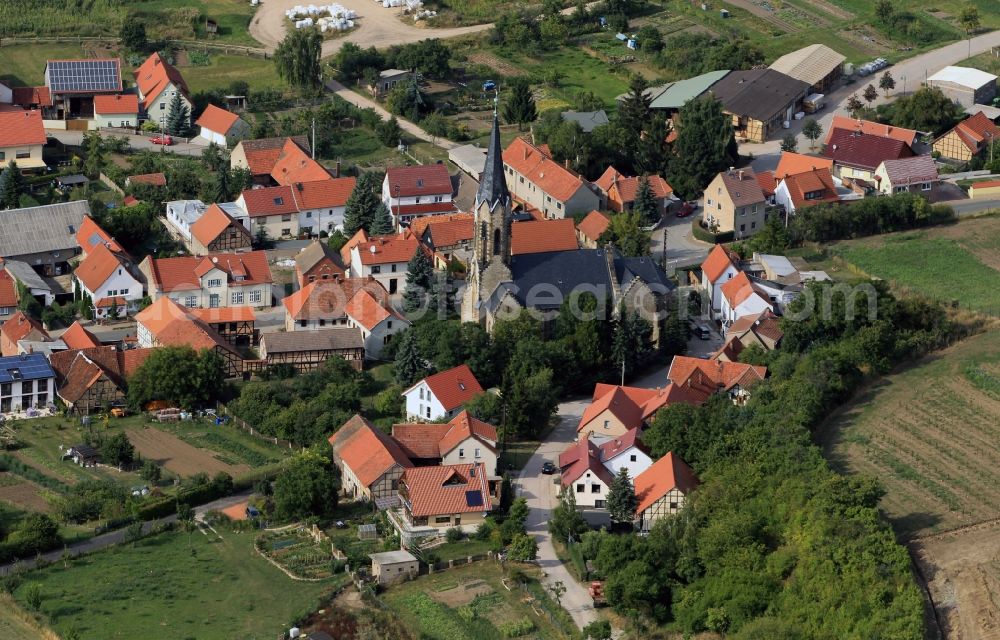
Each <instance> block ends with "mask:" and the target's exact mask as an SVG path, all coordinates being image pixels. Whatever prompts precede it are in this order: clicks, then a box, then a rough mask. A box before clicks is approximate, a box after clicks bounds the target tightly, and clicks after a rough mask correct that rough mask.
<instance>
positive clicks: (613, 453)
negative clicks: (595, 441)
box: [599, 429, 645, 464]
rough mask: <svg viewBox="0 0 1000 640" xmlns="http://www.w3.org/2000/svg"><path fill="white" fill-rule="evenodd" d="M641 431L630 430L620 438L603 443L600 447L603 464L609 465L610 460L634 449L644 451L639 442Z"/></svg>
mask: <svg viewBox="0 0 1000 640" xmlns="http://www.w3.org/2000/svg"><path fill="white" fill-rule="evenodd" d="M639 431H641V429H629V430H628V431H626V432H625V433H623V434H622V435H620V436H618V437H615V438H611V439H610V440H608V441H606V442H602V443H601V444H600V445H599V448H600V449H601V462H603V463H605V464H607V462H608V460H613V459H614V458H616V457H618V456H620V455H621V454H623V453H625V452H626V451H628V450H629V449H632V448H633V447H635V448H636V449H640V450H643V451H644V450H645V448H644V446H643V444H642V443H641V442H640V441H639Z"/></svg>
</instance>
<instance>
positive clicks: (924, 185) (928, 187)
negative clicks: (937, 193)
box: [920, 182, 931, 191]
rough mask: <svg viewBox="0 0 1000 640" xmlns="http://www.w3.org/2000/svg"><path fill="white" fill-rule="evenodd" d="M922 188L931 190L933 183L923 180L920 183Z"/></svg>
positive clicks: (922, 189)
mask: <svg viewBox="0 0 1000 640" xmlns="http://www.w3.org/2000/svg"><path fill="white" fill-rule="evenodd" d="M920 190H921V191H930V190H931V183H930V182H921V183H920Z"/></svg>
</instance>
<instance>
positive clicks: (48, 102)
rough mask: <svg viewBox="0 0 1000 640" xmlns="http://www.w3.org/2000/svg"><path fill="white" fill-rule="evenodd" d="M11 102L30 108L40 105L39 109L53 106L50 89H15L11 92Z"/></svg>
mask: <svg viewBox="0 0 1000 640" xmlns="http://www.w3.org/2000/svg"><path fill="white" fill-rule="evenodd" d="M10 91H11V94H12V95H11V102H12V103H13V104H16V105H19V106H22V107H30V106H32V105H38V106H39V107H51V106H52V94H51V93H50V92H49V88H48V87H13V88H12V89H11V90H10Z"/></svg>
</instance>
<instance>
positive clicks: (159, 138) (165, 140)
mask: <svg viewBox="0 0 1000 640" xmlns="http://www.w3.org/2000/svg"><path fill="white" fill-rule="evenodd" d="M149 141H150V143H152V144H162V145H163V146H165V147H169V146H170V145H172V144H173V143H174V139H173V138H171V137H170V136H169V135H168V134H166V133H162V134H160V135H156V136H153V137H152V138H150V139H149Z"/></svg>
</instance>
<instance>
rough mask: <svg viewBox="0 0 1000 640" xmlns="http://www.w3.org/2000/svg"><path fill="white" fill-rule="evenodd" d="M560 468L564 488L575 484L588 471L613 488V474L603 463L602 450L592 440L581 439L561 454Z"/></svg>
mask: <svg viewBox="0 0 1000 640" xmlns="http://www.w3.org/2000/svg"><path fill="white" fill-rule="evenodd" d="M559 468H560V469H562V477H561V478H560V480H561V482H562V484H563V486H569V485H571V484H573V483H574V482H576V481H577V480H578V479H579V478H581V477H583V475H584V474H585V473H586V472H587V471H590V472H591V473H593V474H594V475H595V476H596V477H597V478H599V479H600V480H601V482H603V483H604V484H605V485H606V486H611V481H612V480H614V477H613V476H612V475H611V472H610V471H608V468H607V467H605V466H604V462H602V461H601V448H600V447H598V446H597V445H596V444H594V442H593V441H592V440H591V439H590V438H580V440H579V441H578V442H576V443H575V444H572V445H570V446H569V447H568V448H567V449H566V450H565V451H563V452H562V453H560V454H559Z"/></svg>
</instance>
